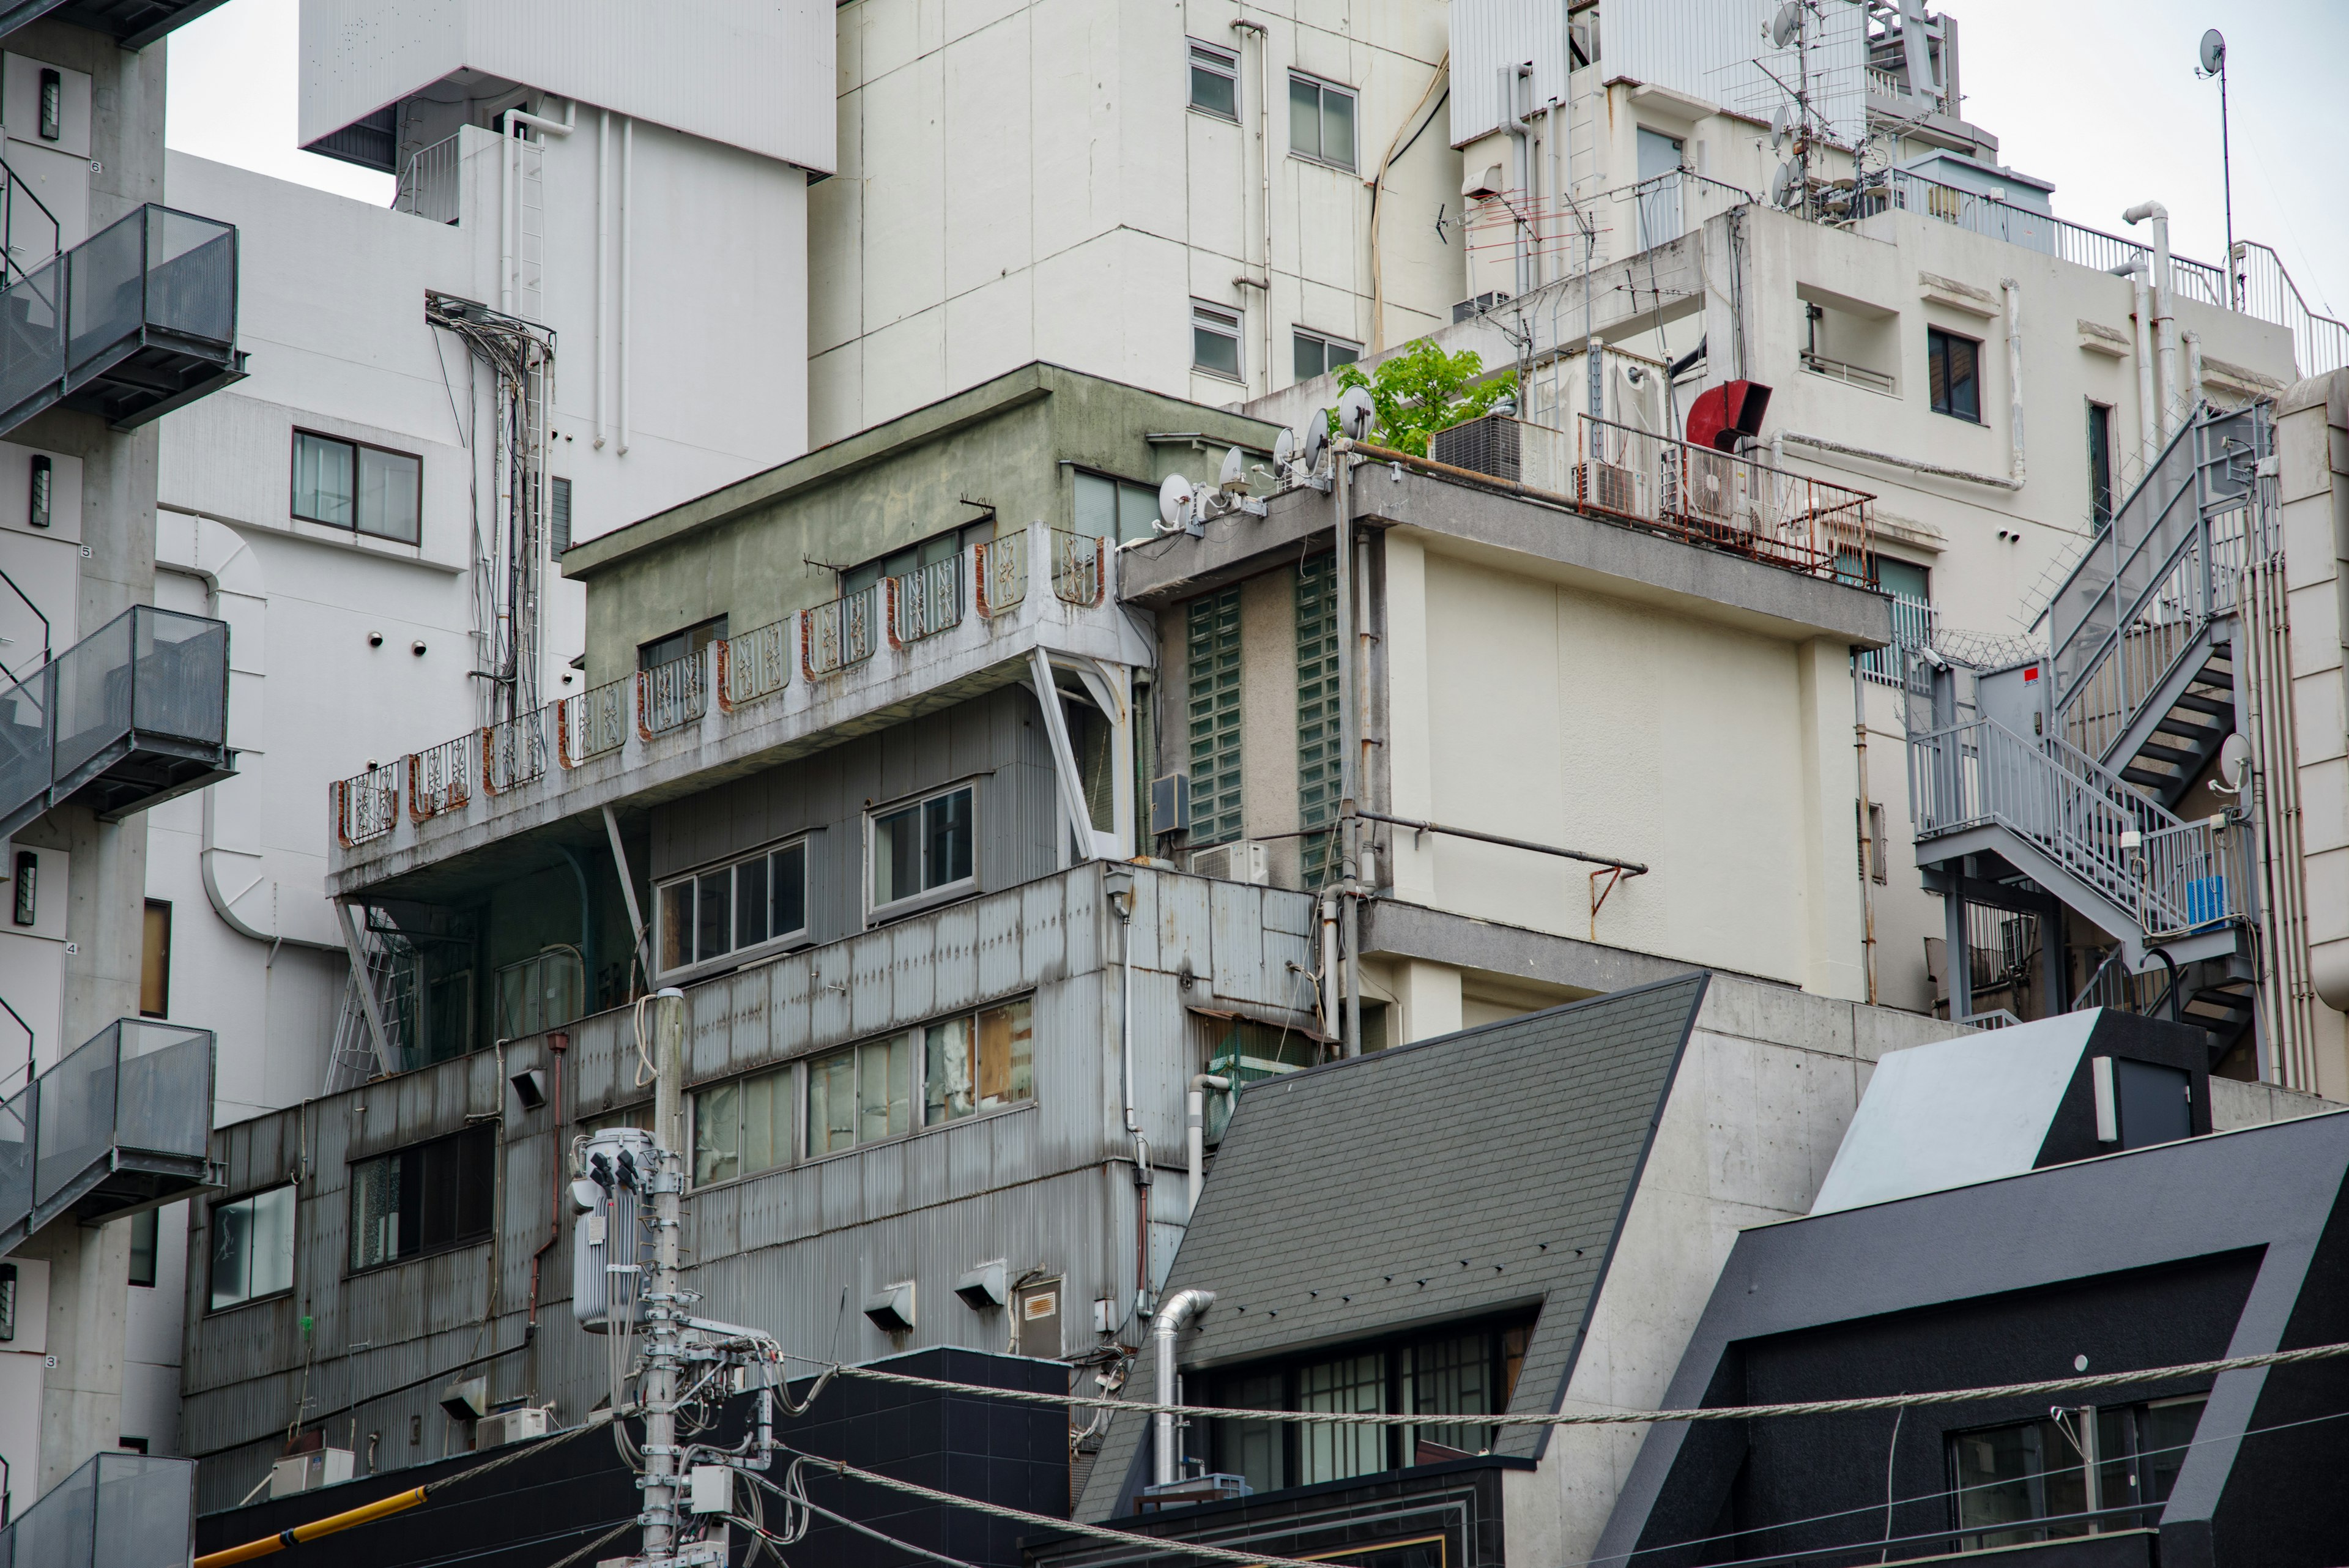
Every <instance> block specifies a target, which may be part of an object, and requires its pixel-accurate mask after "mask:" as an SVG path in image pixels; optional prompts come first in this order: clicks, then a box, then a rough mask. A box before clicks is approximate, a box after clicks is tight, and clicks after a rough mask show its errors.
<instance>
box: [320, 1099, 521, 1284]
mask: <svg viewBox="0 0 2349 1568" xmlns="http://www.w3.org/2000/svg"><path fill="white" fill-rule="evenodd" d="M497 1132H498V1124H496V1123H494V1122H482V1123H479V1124H477V1125H475V1126H472V1127H464V1128H461V1129H460V1130H459V1131H456V1132H452V1133H443V1134H442V1135H441V1136H440V1137H431V1138H424V1139H421V1140H419V1142H416V1143H411V1144H408V1145H405V1146H403V1147H399V1148H395V1149H388V1150H386V1151H384V1152H383V1153H381V1154H376V1155H369V1156H368V1157H367V1158H364V1159H355V1160H352V1161H351V1162H350V1163H349V1166H348V1172H349V1174H348V1178H347V1183H346V1185H347V1189H348V1198H347V1211H348V1213H349V1221H348V1225H347V1232H348V1233H347V1236H346V1237H345V1243H346V1244H345V1248H344V1263H345V1269H344V1275H345V1277H346V1278H357V1276H358V1275H360V1274H372V1273H376V1272H379V1271H381V1270H384V1269H394V1268H398V1266H399V1265H400V1264H402V1263H412V1262H416V1261H417V1260H418V1259H419V1258H430V1257H437V1256H439V1255H440V1254H441V1253H444V1252H454V1251H461V1250H462V1249H464V1248H467V1247H479V1246H483V1245H486V1244H488V1243H489V1242H490V1241H492V1239H493V1238H494V1237H495V1236H496V1234H497V1228H498V1212H497V1205H498V1193H497V1164H498V1153H499V1142H498V1137H497ZM469 1143H470V1144H471V1146H472V1148H473V1149H474V1150H477V1151H478V1154H477V1155H475V1156H474V1158H478V1159H479V1160H480V1162H481V1168H480V1169H479V1170H478V1171H470V1172H469V1171H467V1170H465V1169H463V1168H461V1164H462V1162H463V1161H464V1160H465V1159H466V1158H467V1153H468V1151H467V1150H466V1149H465V1148H463V1147H460V1146H462V1145H466V1144H469ZM443 1148H453V1149H455V1150H456V1153H455V1154H454V1156H453V1157H452V1158H453V1160H454V1161H456V1162H458V1163H459V1164H460V1168H458V1169H456V1170H454V1171H450V1172H445V1173H443V1174H444V1175H445V1176H446V1177H448V1178H449V1179H453V1180H454V1181H456V1182H457V1183H459V1186H458V1187H457V1189H456V1196H455V1199H454V1202H453V1204H452V1209H453V1213H452V1216H451V1219H452V1228H451V1229H450V1231H449V1233H448V1234H446V1235H440V1236H431V1237H428V1236H427V1235H426V1234H422V1233H419V1235H418V1236H417V1237H416V1239H415V1241H414V1244H413V1245H410V1244H409V1240H408V1238H407V1237H406V1236H405V1235H404V1234H403V1235H399V1236H398V1237H396V1238H395V1239H394V1241H393V1245H392V1248H391V1250H390V1251H388V1252H386V1253H385V1255H383V1256H382V1257H379V1258H375V1259H372V1260H370V1261H369V1262H359V1261H358V1253H359V1220H358V1215H357V1203H358V1200H359V1195H360V1190H361V1189H360V1180H361V1178H360V1174H359V1173H360V1172H361V1171H362V1170H365V1169H367V1168H372V1167H378V1166H382V1165H386V1164H388V1163H390V1162H391V1161H393V1160H407V1159H409V1158H415V1159H417V1160H418V1161H419V1169H418V1171H417V1175H418V1176H419V1178H421V1179H422V1180H421V1181H419V1193H418V1195H417V1197H416V1199H415V1200H414V1205H413V1206H414V1208H415V1209H416V1210H419V1211H420V1210H422V1209H423V1207H424V1204H425V1202H426V1200H427V1199H428V1198H430V1197H433V1196H437V1194H434V1193H432V1192H431V1191H430V1190H429V1187H428V1186H427V1185H426V1184H427V1183H429V1181H430V1180H431V1179H432V1174H433V1173H431V1172H430V1171H429V1170H425V1169H422V1168H420V1162H421V1161H422V1160H424V1159H426V1158H429V1157H430V1155H431V1154H432V1152H433V1151H434V1150H437V1149H443ZM400 1174H401V1177H402V1179H403V1181H404V1180H405V1179H407V1175H408V1173H407V1171H406V1170H404V1169H403V1170H402V1172H401V1173H400ZM469 1178H471V1180H472V1181H474V1182H477V1183H478V1184H479V1185H478V1187H477V1188H475V1189H471V1190H469V1189H468V1187H467V1185H466V1183H467V1181H468V1179H469ZM468 1199H478V1201H479V1203H480V1206H481V1209H480V1216H479V1217H480V1220H481V1223H480V1225H479V1227H478V1228H476V1229H471V1230H467V1229H465V1228H464V1225H465V1220H466V1207H467V1202H468ZM409 1209H410V1203H409V1198H408V1195H407V1193H406V1192H404V1191H403V1192H402V1194H401V1197H400V1205H399V1209H398V1218H400V1219H403V1220H404V1219H406V1218H407V1217H408V1213H409ZM418 1219H419V1224H418V1226H417V1229H418V1231H419V1232H423V1231H425V1229H426V1227H425V1224H424V1223H423V1220H424V1217H423V1216H422V1214H421V1213H420V1212H419V1215H418ZM403 1230H404V1227H403Z"/></svg>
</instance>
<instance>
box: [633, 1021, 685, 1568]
mask: <svg viewBox="0 0 2349 1568" xmlns="http://www.w3.org/2000/svg"><path fill="white" fill-rule="evenodd" d="M653 1067H654V1073H655V1076H654V1080H653V1142H654V1146H655V1153H654V1156H653V1166H654V1173H655V1177H654V1179H653V1180H652V1181H651V1182H649V1183H647V1185H648V1186H650V1187H651V1188H652V1189H653V1194H652V1198H653V1271H652V1280H651V1285H652V1288H651V1289H650V1290H648V1291H647V1292H646V1293H645V1300H646V1302H647V1306H646V1309H645V1315H646V1316H647V1318H649V1319H651V1320H652V1333H651V1334H650V1336H649V1341H650V1342H649V1344H648V1345H647V1347H646V1352H645V1373H644V1380H643V1386H644V1395H643V1400H644V1407H645V1449H644V1457H645V1473H644V1489H645V1514H646V1522H645V1527H644V1542H645V1555H646V1556H647V1558H651V1559H655V1560H658V1559H659V1558H661V1557H662V1556H664V1555H666V1554H667V1552H668V1550H669V1548H670V1546H671V1544H672V1543H673V1542H675V1540H676V1538H677V1523H678V1519H677V1504H678V1490H679V1488H678V1479H679V1478H678V1471H677V1373H678V1366H679V1364H680V1360H681V1357H680V1351H681V1350H682V1346H681V1345H680V1344H679V1336H678V1318H679V1317H680V1316H681V1315H682V1313H683V1309H682V1306H681V1304H680V1303H679V1302H678V1277H677V1276H678V1189H680V1188H681V1187H682V1186H683V1185H684V1174H685V1157H684V1154H683V1152H682V1151H683V1149H684V1147H685V1140H684V1136H683V1134H684V1127H685V1096H684V1094H683V1093H682V1090H683V1087H684V1082H683V1080H684V1077H685V992H681V991H678V990H675V989H673V988H672V989H669V990H665V991H662V992H660V993H659V994H658V995H657V996H656V997H655V998H654V999H653Z"/></svg>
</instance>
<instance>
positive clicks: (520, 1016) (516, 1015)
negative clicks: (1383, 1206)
mask: <svg viewBox="0 0 2349 1568" xmlns="http://www.w3.org/2000/svg"><path fill="white" fill-rule="evenodd" d="M497 986H498V1038H499V1039H501V1040H519V1039H521V1038H522V1037H523V1035H525V1034H538V1033H544V1032H545V1031H546V1030H549V1029H560V1028H561V1027H563V1025H564V1024H566V1023H570V1022H571V1021H572V1020H573V1019H574V1018H577V1017H578V1016H580V1014H581V1013H583V1012H585V1011H586V1009H585V1008H584V1007H583V1006H581V1005H580V993H581V991H582V990H583V989H584V988H583V987H582V985H581V983H580V965H579V955H578V954H577V953H576V952H574V950H571V949H569V948H549V949H548V950H546V951H544V952H542V953H538V954H535V955H533V957H530V958H526V959H524V960H523V961H522V962H520V963H510V964H508V965H506V966H505V968H503V969H502V970H500V971H498V972H497Z"/></svg>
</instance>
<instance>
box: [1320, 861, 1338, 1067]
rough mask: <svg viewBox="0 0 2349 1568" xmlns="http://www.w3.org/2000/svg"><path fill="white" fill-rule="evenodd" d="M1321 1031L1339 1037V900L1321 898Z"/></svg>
mask: <svg viewBox="0 0 2349 1568" xmlns="http://www.w3.org/2000/svg"><path fill="white" fill-rule="evenodd" d="M1321 1033H1322V1034H1323V1035H1325V1036H1326V1037H1328V1038H1329V1039H1331V1040H1335V1039H1336V1038H1338V900H1337V899H1336V898H1331V897H1330V896H1328V895H1326V894H1325V895H1324V896H1323V897H1322V899H1321Z"/></svg>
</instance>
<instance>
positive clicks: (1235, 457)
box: [1216, 447, 1247, 490]
mask: <svg viewBox="0 0 2349 1568" xmlns="http://www.w3.org/2000/svg"><path fill="white" fill-rule="evenodd" d="M1216 489H1218V490H1245V489H1247V459H1246V458H1244V457H1242V456H1241V455H1240V449H1239V448H1237V447H1234V448H1232V450H1231V451H1229V452H1226V453H1224V466H1223V471H1222V472H1219V473H1217V474H1216Z"/></svg>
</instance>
